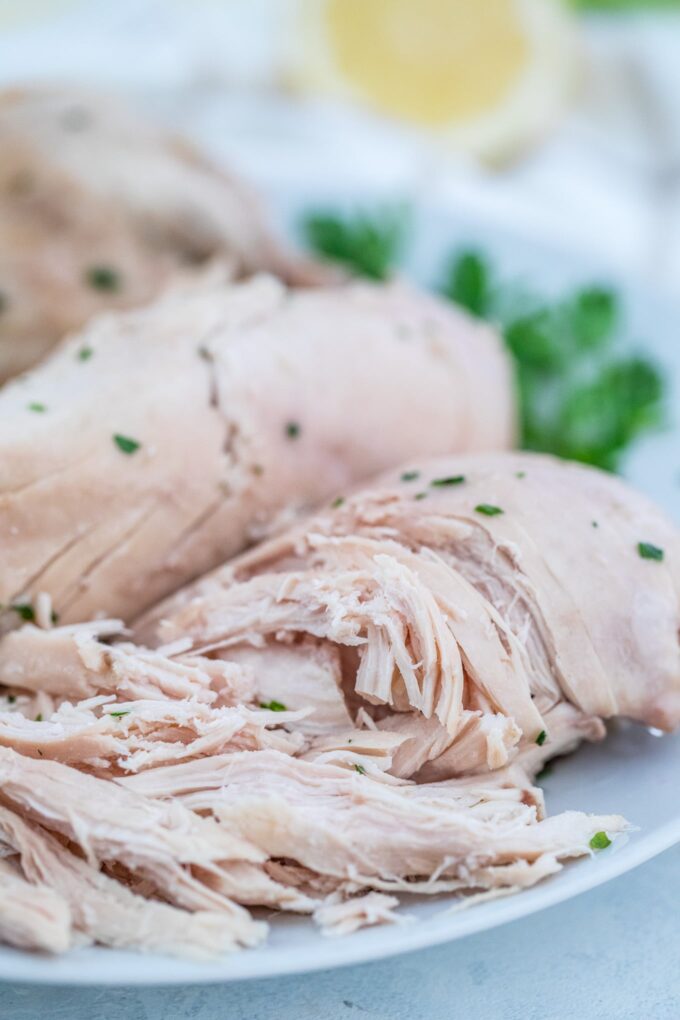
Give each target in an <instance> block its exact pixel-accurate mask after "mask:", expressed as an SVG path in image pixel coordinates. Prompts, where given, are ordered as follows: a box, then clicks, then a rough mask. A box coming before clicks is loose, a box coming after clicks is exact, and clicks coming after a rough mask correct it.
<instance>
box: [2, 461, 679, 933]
mask: <svg viewBox="0 0 680 1020" xmlns="http://www.w3.org/2000/svg"><path fill="white" fill-rule="evenodd" d="M334 503H335V505H334V506H333V507H330V506H329V507H328V508H326V509H325V510H323V511H322V512H320V513H318V514H317V515H316V516H314V517H313V518H310V519H307V520H306V521H303V522H300V523H298V524H296V525H295V526H293V527H292V528H291V529H289V530H288V531H287V532H285V533H283V534H281V535H279V536H277V537H274V538H271V539H270V540H268V541H265V542H264V543H262V544H261V545H259V546H257V547H256V548H254V549H253V550H251V551H249V552H246V553H244V554H242V555H241V556H240V557H238V558H237V559H235V560H234V561H232V563H230V564H228V565H227V566H225V567H223V568H221V569H220V570H218V571H215V572H213V573H212V574H210V575H208V576H207V577H205V578H204V579H202V580H201V581H199V582H198V583H195V584H193V585H191V586H189V587H188V588H186V589H185V590H183V591H181V592H180V593H178V594H176V595H174V596H173V597H172V598H170V599H169V600H166V601H165V602H164V603H163V604H161V605H160V606H158V607H156V608H155V609H154V610H152V611H151V612H149V613H148V614H147V615H146V616H145V618H143V619H142V620H140V621H138V623H137V626H136V628H135V632H134V638H135V641H136V642H137V643H132V642H131V641H129V640H124V641H123V640H120V639H119V640H118V641H116V640H115V633H114V632H115V628H116V627H121V626H122V625H121V624H116V623H115V621H104V622H102V623H98V624H93V623H89V624H74V625H71V626H66V627H50V624H49V620H47V621H46V623H45V625H44V627H43V628H40V627H36V626H35V625H33V624H27V625H25V626H23V627H21V628H20V629H18V630H15V631H13V632H11V633H8V634H6V635H5V636H4V638H2V639H1V640H0V683H2V684H4V685H5V688H4V689H5V691H6V696H5V698H4V699H3V700H4V704H3V705H0V785H1V788H2V798H1V799H2V802H3V804H4V805H5V808H6V809H2V808H0V840H4V842H5V843H6V845H7V847H8V851H9V852H10V854H12V855H13V856H12V857H11V868H12V869H13V870H12V874H11V875H10V879H11V881H9V880H8V879H7V878H4V876H2V875H0V880H3V878H4V881H5V882H6V884H8V886H10V885H11V889H8V896H10V895H11V898H10V899H8V904H7V907H6V910H5V917H4V918H3V915H2V911H0V937H4V938H6V939H8V940H11V939H13V940H15V941H19V940H23V942H24V943H26V942H27V943H28V944H34V945H42V944H43V943H42V942H41V941H40V939H39V938H38V935H37V934H35V928H34V927H33V922H32V920H31V917H30V916H28V917H27V921H26V926H25V927H24V928H22V929H21V930H20V931H19V932H17V931H16V930H15V925H16V917H17V910H16V908H15V906H14V899H15V898H16V897H24V898H25V897H26V895H27V889H26V888H25V883H27V882H28V883H32V884H39V885H40V886H41V887H47V888H49V889H50V890H52V892H53V894H54V895H55V896H56V897H57V899H55V901H54V907H55V910H56V907H57V905H58V904H59V903H62V904H65V905H66V906H67V908H68V910H69V911H70V912H71V920H70V922H69V924H70V928H69V931H68V932H67V936H68V939H70V938H71V937H72V934H71V933H72V932H73V931H77V932H79V933H80V934H81V935H82V934H84V935H86V936H87V937H88V938H90V939H93V940H97V941H100V942H103V943H105V944H111V945H133V946H139V947H141V948H145V947H147V948H148V947H166V948H167V949H168V950H169V951H171V952H180V953H186V952H199V953H202V952H205V950H206V940H207V934H206V933H207V932H213V931H214V932H215V935H214V937H215V950H216V951H221V950H222V949H225V948H236V947H238V946H242V945H252V944H254V943H255V942H257V941H258V940H259V939H261V938H262V937H263V935H264V929H263V928H262V926H257V925H254V924H253V922H252V921H251V920H250V917H249V914H248V912H247V910H246V909H245V908H247V907H250V906H254V905H263V906H268V907H276V908H278V909H283V910H293V911H297V912H301V913H308V914H311V915H312V916H313V918H314V919H315V921H316V922H317V923H318V924H320V925H321V926H322V927H324V928H325V929H326V930H327V931H328V932H329V933H331V934H332V933H340V932H342V931H352V930H354V929H355V928H356V927H359V926H361V925H366V924H378V923H388V922H393V921H396V920H399V919H400V918H401V917H402V915H401V914H400V913H398V912H395V909H394V908H395V907H396V906H397V905H398V904H397V901H396V900H395V898H394V895H393V894H395V893H397V894H398V893H400V892H404V891H408V892H423V893H435V892H441V891H448V892H455V893H457V894H459V895H463V894H473V895H474V894H480V893H484V894H485V895H496V894H499V893H502V892H507V891H512V890H516V889H521V888H526V887H528V886H530V885H533V884H534V883H535V882H538V881H540V880H542V879H544V878H545V877H547V876H549V875H551V874H554V873H555V872H556V871H558V870H559V869H560V868H561V867H562V863H563V861H565V860H567V859H569V858H571V857H577V856H580V855H583V854H587V853H589V852H590V851H591V849H598V848H602V847H606V846H607V845H608V844H609V842H610V841H611V840H613V839H615V838H616V836H617V835H618V834H619V833H621V832H623V831H625V829H626V828H627V822H626V820H625V819H623V818H622V817H621V816H619V815H616V814H611V815H599V816H591V815H586V814H583V813H581V812H578V811H567V812H564V813H563V814H560V815H556V816H554V817H546V814H545V808H544V804H543V798H542V794H541V791H540V789H538V788H537V787H536V785H535V784H534V780H533V777H534V776H536V775H537V773H538V772H539V770H540V769H541V768H542V766H543V764H544V762H545V761H546V759H548V758H550V757H552V756H553V755H558V754H563V753H565V752H566V751H569V750H572V749H573V748H574V747H575V746H576V745H577V744H578V743H579V742H580V741H582V740H597V739H600V738H602V737H603V736H604V723H603V720H605V719H608V718H611V717H614V716H626V717H628V718H631V719H634V720H638V721H640V722H643V723H647V724H650V725H654V726H658V727H662V728H664V729H671V728H672V727H674V726H677V725H678V724H679V723H680V643H679V625H680V570H679V567H678V564H679V563H680V536H679V534H678V531H677V529H676V528H675V527H674V526H673V524H671V522H669V521H668V520H667V519H666V518H665V517H664V516H663V515H662V514H661V513H660V512H659V511H658V510H657V509H656V508H655V507H654V506H652V505H651V504H650V503H649V502H648V501H647V500H646V499H644V498H643V497H642V496H640V495H638V494H637V493H635V492H633V491H631V490H630V489H629V488H628V487H627V486H626V485H625V484H624V483H623V482H621V481H619V480H617V479H615V478H613V477H611V476H609V475H605V474H602V473H600V472H598V471H595V470H593V469H590V468H585V467H582V466H577V465H570V464H566V463H564V462H560V461H557V460H554V459H553V458H550V457H545V456H538V455H531V454H477V455H460V456H457V457H446V458H443V459H439V460H429V461H425V462H422V463H418V462H409V463H408V464H407V465H405V466H404V467H403V468H401V469H397V470H395V469H392V470H391V471H390V472H389V473H388V474H386V475H384V476H383V477H382V478H380V479H378V480H377V481H376V482H374V483H373V484H372V485H371V486H370V487H369V488H368V489H365V490H362V491H355V492H347V493H346V494H344V495H339V496H338V497H337V498H336V500H335V501H334ZM126 637H129V635H126ZM112 640H113V643H106V642H111V641H112ZM38 696H42V697H43V698H45V699H49V701H45V702H44V705H45V707H44V709H40V710H39V711H38V712H37V713H36V704H37V703H36V701H35V698H37V697H38ZM36 715H38V718H36ZM612 808H614V809H615V808H616V805H612ZM632 821H635V820H634V819H633V820H632ZM50 833H52V834H55V835H56V837H57V838H55V835H50ZM64 839H66V840H68V847H66V846H64V845H62V843H63V840H64ZM58 840H60V841H58ZM78 848H79V849H78ZM74 851H75V853H74ZM49 861H53V862H54V866H51V865H49V864H48V863H46V862H49ZM36 862H39V863H36ZM40 862H42V863H40ZM102 869H103V873H102ZM17 883H18V884H17ZM22 883H23V884H22ZM28 893H29V898H30V889H29V890H28ZM386 894H390V895H386ZM158 895H160V896H161V897H162V898H163V899H166V900H169V903H170V904H171V906H169V907H167V908H165V907H164V908H163V909H164V910H166V909H167V910H170V911H171V913H169V914H168V926H167V930H166V929H165V926H164V925H163V924H162V920H163V919H162V917H161V916H160V915H159V914H158V912H159V905H158V903H157V902H156V897H157V896H158ZM145 897H151V901H150V902H149V903H148V911H147V910H146V909H145ZM81 900H82V903H83V904H85V905H86V908H87V909H85V908H82V907H81V905H80V903H81ZM51 902H52V901H50V903H51ZM180 910H184V911H188V912H190V913H191V914H192V916H193V922H192V923H193V925H194V926H195V927H194V928H190V927H188V926H187V928H186V930H185V932H184V937H183V938H182V928H181V925H180V923H179V920H178V918H177V917H176V914H177V912H178V911H180ZM3 926H4V927H3ZM32 932H33V935H32V934H31V933H32ZM60 937H61V939H62V942H63V940H64V934H63V932H62V934H61V936H60ZM56 947H57V946H56V940H55V943H54V944H52V943H50V945H49V948H56Z"/></svg>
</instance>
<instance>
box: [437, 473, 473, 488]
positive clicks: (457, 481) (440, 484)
mask: <svg viewBox="0 0 680 1020" xmlns="http://www.w3.org/2000/svg"><path fill="white" fill-rule="evenodd" d="M464 481H465V475H449V477H448V478H433V479H432V481H431V482H430V485H434V487H435V488H437V489H443V488H444V487H445V486H447V485H461V484H462V483H463V482H464Z"/></svg>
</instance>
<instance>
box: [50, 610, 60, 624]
mask: <svg viewBox="0 0 680 1020" xmlns="http://www.w3.org/2000/svg"><path fill="white" fill-rule="evenodd" d="M50 620H51V621H52V623H59V613H58V612H57V611H56V609H53V610H52V612H51V613H50Z"/></svg>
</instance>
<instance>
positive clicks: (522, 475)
mask: <svg viewBox="0 0 680 1020" xmlns="http://www.w3.org/2000/svg"><path fill="white" fill-rule="evenodd" d="M526 476H527V473H526V471H515V478H526Z"/></svg>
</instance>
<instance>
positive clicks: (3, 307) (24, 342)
mask: <svg viewBox="0 0 680 1020" xmlns="http://www.w3.org/2000/svg"><path fill="white" fill-rule="evenodd" d="M215 256H219V257H221V258H223V259H224V260H226V261H227V262H228V263H229V265H230V267H231V269H232V270H233V272H234V274H235V275H237V276H240V275H243V274H246V273H251V272H254V271H256V270H263V269H266V270H269V271H271V272H274V273H277V274H279V275H281V276H283V277H284V278H286V279H289V280H293V279H303V280H304V279H306V278H307V275H308V270H309V267H308V266H306V265H305V264H304V263H303V261H302V260H296V259H294V258H292V257H291V256H290V255H289V254H288V253H287V252H285V251H284V250H283V248H282V247H280V246H279V245H278V244H277V242H276V241H275V240H274V239H273V237H272V235H271V234H270V232H269V229H268V228H267V226H266V225H265V223H264V220H263V218H262V216H261V213H260V210H259V208H258V205H257V202H256V201H255V200H254V198H253V196H252V195H251V194H250V193H249V192H248V189H247V188H246V187H244V185H243V184H242V183H241V182H240V181H238V180H236V179H235V178H233V177H231V176H230V175H229V174H227V173H225V172H224V171H223V170H221V169H218V168H217V167H215V166H214V165H213V164H212V163H211V162H210V161H209V160H207V159H206V158H204V157H203V156H201V155H200V154H199V153H198V152H196V151H195V150H194V149H192V148H191V146H189V145H188V144H187V143H186V142H184V141H182V140H180V139H177V138H173V137H170V136H168V135H166V134H164V132H163V131H162V130H161V129H160V128H158V127H156V126H154V125H153V124H149V123H147V122H145V121H144V120H142V119H141V118H138V117H137V115H136V114H135V113H134V112H133V111H132V110H129V109H126V108H125V107H124V106H122V105H120V104H119V103H118V102H117V101H116V100H114V99H112V98H110V97H106V96H96V95H95V96H92V94H91V93H90V92H89V91H88V93H87V94H84V93H81V92H77V91H72V90H46V89H38V88H35V89H15V90H11V91H6V92H4V93H1V94H0V382H1V381H2V380H3V379H6V378H9V377H10V376H12V375H16V374H17V373H19V372H21V371H23V370H24V369H26V368H28V367H30V366H31V365H33V364H35V363H36V362H37V361H38V360H39V359H40V358H41V357H42V356H43V355H44V354H45V352H46V351H48V350H49V349H50V347H52V346H53V345H54V344H55V343H56V342H57V341H58V340H59V339H60V338H61V337H62V336H64V335H65V334H66V333H68V332H70V331H72V330H75V329H77V328H79V327H80V326H82V325H83V324H84V323H85V322H86V321H87V320H88V319H89V318H90V317H91V316H92V315H93V314H94V313H95V312H98V311H101V310H102V309H106V308H128V307H133V306H135V305H140V304H142V303H144V302H146V301H148V300H149V299H151V298H152V297H154V296H155V295H156V294H157V293H158V292H159V291H160V290H161V289H162V288H163V286H164V285H165V284H166V282H167V281H168V280H169V279H170V277H171V276H173V275H174V274H175V273H176V272H177V271H178V269H179V270H185V271H187V270H189V269H191V268H195V267H196V266H197V265H200V264H201V263H204V262H206V261H207V260H208V259H211V258H213V257H215Z"/></svg>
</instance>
